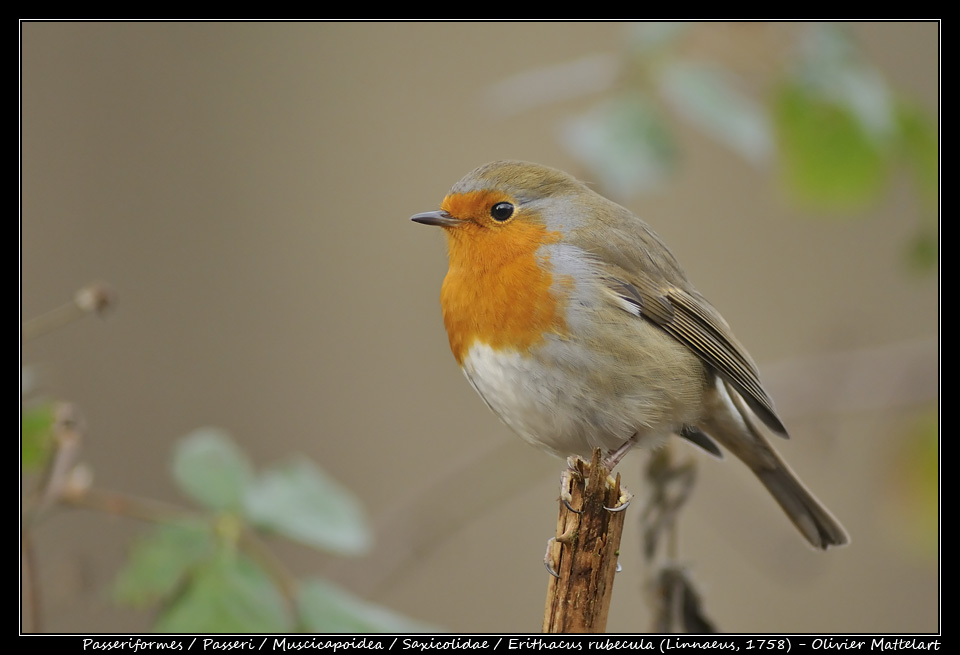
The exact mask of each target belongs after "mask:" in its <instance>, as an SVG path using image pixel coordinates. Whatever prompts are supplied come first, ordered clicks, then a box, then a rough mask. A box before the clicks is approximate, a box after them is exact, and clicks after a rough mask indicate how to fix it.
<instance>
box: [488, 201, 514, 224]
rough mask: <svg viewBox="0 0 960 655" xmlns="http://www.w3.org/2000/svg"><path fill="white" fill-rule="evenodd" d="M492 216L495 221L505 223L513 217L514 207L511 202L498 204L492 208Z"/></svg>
mask: <svg viewBox="0 0 960 655" xmlns="http://www.w3.org/2000/svg"><path fill="white" fill-rule="evenodd" d="M490 215H491V216H492V217H493V220H495V221H501V222H502V221H505V220H507V219H508V218H510V217H511V216H513V205H511V204H510V203H509V202H498V203H497V204H495V205H494V206H493V207H491V208H490Z"/></svg>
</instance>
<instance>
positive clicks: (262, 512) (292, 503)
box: [244, 459, 371, 555]
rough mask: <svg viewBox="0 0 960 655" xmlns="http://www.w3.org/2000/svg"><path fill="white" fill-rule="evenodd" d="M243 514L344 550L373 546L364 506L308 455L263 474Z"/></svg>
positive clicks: (261, 523) (303, 538)
mask: <svg viewBox="0 0 960 655" xmlns="http://www.w3.org/2000/svg"><path fill="white" fill-rule="evenodd" d="M244 508H245V515H246V517H247V518H248V519H249V520H250V522H251V523H253V524H254V525H256V526H258V527H260V528H264V529H267V530H271V531H273V532H276V533H279V534H281V535H283V536H285V537H288V538H290V539H293V540H296V541H299V542H301V543H304V544H306V545H308V546H313V547H316V548H320V549H323V550H326V551H331V552H334V553H337V554H341V555H358V554H362V553H363V552H366V551H367V550H368V549H369V548H370V543H371V534H370V528H369V526H368V524H367V521H366V516H365V513H364V511H363V507H362V505H361V504H360V502H359V501H358V500H357V499H356V497H355V496H354V495H353V493H352V492H351V491H350V490H349V489H347V488H346V487H344V486H342V485H341V484H340V483H338V482H337V481H336V480H334V479H333V478H331V477H330V476H328V475H327V474H326V473H324V472H323V471H322V470H320V469H319V468H318V467H317V466H316V465H314V464H313V463H312V462H310V461H309V460H307V459H296V460H293V461H291V462H288V463H286V464H283V465H280V466H276V467H274V468H272V469H269V470H267V471H265V472H264V473H263V475H262V476H260V478H259V479H258V480H257V481H256V482H254V483H253V484H251V485H250V487H249V488H248V490H247V494H246V497H245V502H244Z"/></svg>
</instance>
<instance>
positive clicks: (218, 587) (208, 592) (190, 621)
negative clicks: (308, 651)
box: [154, 548, 293, 633]
mask: <svg viewBox="0 0 960 655" xmlns="http://www.w3.org/2000/svg"><path fill="white" fill-rule="evenodd" d="M154 628H155V630H156V631H157V632H188V633H189V632H213V633H222V632H231V633H242V632H246V633H250V632H289V631H290V630H291V629H292V628H293V620H292V618H291V617H290V616H289V615H288V614H287V610H286V607H285V605H284V601H283V598H282V597H281V596H280V593H279V592H278V591H277V589H276V588H275V587H274V586H273V584H272V583H271V581H270V578H269V577H268V576H267V575H266V573H264V572H263V571H262V570H261V569H260V568H259V567H257V566H256V565H255V564H254V563H253V562H252V561H250V560H249V559H248V558H246V557H245V556H244V555H242V554H241V553H239V552H237V551H235V550H233V549H230V548H220V549H219V550H218V551H217V552H216V553H215V554H214V556H213V557H212V558H210V559H208V560H205V561H203V562H201V563H200V564H199V565H198V566H197V567H196V568H195V569H194V570H193V573H192V575H191V576H190V578H189V579H188V581H187V584H186V587H185V588H184V590H183V592H182V593H181V594H180V595H179V596H177V597H176V598H175V599H174V600H173V601H171V602H170V603H169V604H168V605H167V607H166V608H164V610H163V612H162V613H161V615H160V617H159V618H158V619H157V623H156V625H155V626H154Z"/></svg>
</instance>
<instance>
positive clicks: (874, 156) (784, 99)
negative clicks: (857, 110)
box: [774, 84, 888, 210]
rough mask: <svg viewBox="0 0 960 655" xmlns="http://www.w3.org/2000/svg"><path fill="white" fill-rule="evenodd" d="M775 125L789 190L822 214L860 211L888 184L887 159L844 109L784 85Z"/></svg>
mask: <svg viewBox="0 0 960 655" xmlns="http://www.w3.org/2000/svg"><path fill="white" fill-rule="evenodd" d="M774 121H775V124H776V130H777V135H778V138H779V146H780V148H779V153H780V157H781V159H782V164H783V171H784V175H785V178H786V182H787V184H788V185H789V187H790V188H791V189H792V190H793V191H794V192H795V193H796V194H797V196H798V198H799V199H800V200H801V201H806V202H807V203H809V204H811V205H812V206H814V207H817V208H821V209H839V210H851V209H860V208H862V207H863V206H865V205H866V204H867V203H868V202H869V201H871V200H873V199H874V198H876V197H877V195H878V194H879V192H880V191H881V190H882V189H883V188H884V186H885V184H886V180H887V174H888V166H887V160H886V156H885V153H884V152H883V150H882V149H881V147H880V145H879V144H878V143H877V142H876V141H875V140H874V139H872V138H871V137H870V135H869V134H868V133H867V131H866V130H865V128H864V127H863V126H862V125H861V123H860V122H859V121H858V120H857V118H856V117H855V116H854V115H853V114H852V113H851V112H850V111H849V110H848V109H847V108H846V107H844V106H842V105H839V104H836V103H833V102H830V101H828V100H825V99H823V98H821V97H819V96H818V95H817V94H815V93H812V92H811V89H810V88H809V87H806V86H803V85H797V84H786V85H784V86H782V87H781V88H780V90H779V92H778V93H777V97H776V100H775V103H774Z"/></svg>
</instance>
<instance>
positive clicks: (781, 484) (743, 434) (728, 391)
mask: <svg viewBox="0 0 960 655" xmlns="http://www.w3.org/2000/svg"><path fill="white" fill-rule="evenodd" d="M716 386H717V391H718V394H720V395H721V396H726V397H725V398H723V400H724V403H723V404H725V405H727V407H728V408H729V409H730V413H729V415H725V416H724V415H723V414H727V413H726V412H719V413H718V412H715V413H714V415H713V416H714V418H713V419H712V420H711V421H710V422H709V423H708V424H706V425H704V426H703V427H704V429H705V431H706V432H707V434H709V435H710V436H711V437H713V438H714V439H715V440H716V441H717V442H718V443H719V444H720V445H721V446H723V447H724V448H726V449H727V450H729V451H730V452H731V453H733V454H734V455H736V456H737V458H739V459H740V460H741V461H742V462H743V463H744V464H746V465H747V466H748V467H749V468H750V470H751V471H753V473H754V475H756V476H757V477H758V478H759V479H760V482H762V483H763V485H764V486H765V487H766V488H767V490H768V491H769V492H770V494H771V495H772V496H773V497H774V499H775V500H776V501H777V503H779V505H780V507H782V508H783V511H784V512H786V514H787V516H788V517H789V518H790V520H791V521H792V522H793V524H794V525H795V526H796V527H797V529H798V530H799V531H800V533H801V534H802V535H803V536H804V537H805V538H806V540H807V541H809V542H810V543H811V544H812V545H813V546H814V547H815V548H820V549H822V550H826V549H827V548H830V547H831V546H843V545H845V544H848V543H850V537H849V536H848V535H847V532H846V530H844V529H843V526H842V525H840V522H839V521H838V520H837V519H836V518H834V516H833V514H831V513H830V511H829V510H828V509H827V508H826V507H824V506H823V505H822V504H821V503H820V501H819V500H817V499H816V497H814V495H813V494H812V493H810V492H809V491H808V490H807V488H806V487H804V486H803V483H802V482H800V480H799V479H798V478H797V476H796V475H795V474H794V472H793V471H791V470H790V467H789V466H787V464H786V462H784V461H783V460H782V459H780V456H779V455H778V454H777V452H776V451H775V450H774V449H773V446H771V445H770V443H769V442H768V441H767V439H766V437H764V435H763V434H762V433H761V430H760V428H759V427H758V426H757V424H756V422H755V421H754V420H753V414H752V413H751V412H750V410H749V408H748V407H747V406H746V403H745V402H744V401H743V399H742V398H740V396H739V394H737V392H736V391H735V390H734V389H732V388H729V387H728V386H727V384H726V383H725V382H723V381H720V380H718V381H717V385H716ZM718 414H720V416H719V417H718Z"/></svg>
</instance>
